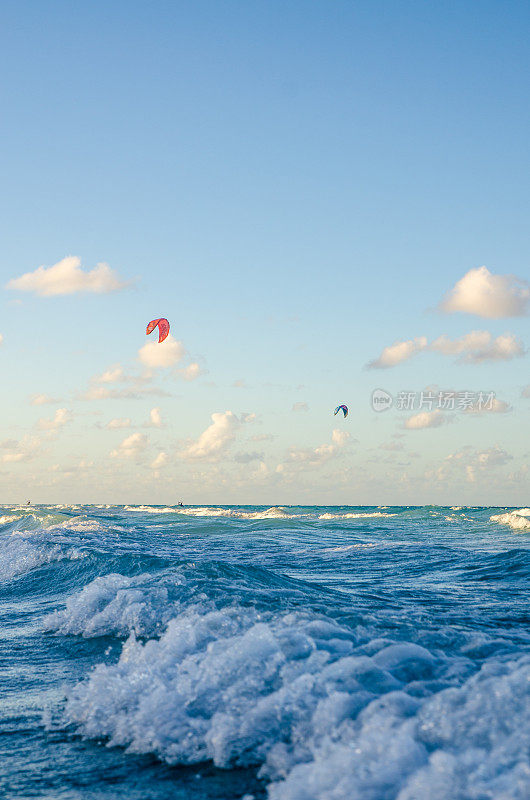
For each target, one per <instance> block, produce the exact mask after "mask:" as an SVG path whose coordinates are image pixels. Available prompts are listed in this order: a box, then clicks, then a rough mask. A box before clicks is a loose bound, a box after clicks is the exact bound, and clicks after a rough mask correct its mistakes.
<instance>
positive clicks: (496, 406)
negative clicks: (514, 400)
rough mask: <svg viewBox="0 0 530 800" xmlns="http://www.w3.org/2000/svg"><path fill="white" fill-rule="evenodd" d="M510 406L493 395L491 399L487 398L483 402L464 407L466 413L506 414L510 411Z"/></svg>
mask: <svg viewBox="0 0 530 800" xmlns="http://www.w3.org/2000/svg"><path fill="white" fill-rule="evenodd" d="M512 410H513V409H512V407H511V405H510V404H509V403H507V402H506V401H505V400H497V398H496V397H493V398H492V399H491V400H489V399H487V400H485V402H484V403H483V404H481V405H480V407H479V406H478V405H473V406H470V407H469V408H467V409H466V412H465V413H466V414H507V413H508V411H512Z"/></svg>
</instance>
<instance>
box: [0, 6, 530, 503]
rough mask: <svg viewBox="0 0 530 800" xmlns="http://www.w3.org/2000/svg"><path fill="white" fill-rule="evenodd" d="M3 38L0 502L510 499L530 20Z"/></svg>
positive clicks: (517, 431) (351, 14) (80, 20)
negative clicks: (149, 327)
mask: <svg viewBox="0 0 530 800" xmlns="http://www.w3.org/2000/svg"><path fill="white" fill-rule="evenodd" d="M0 22H1V25H0V63H1V65H2V75H3V81H2V122H3V124H2V155H1V176H2V189H3V191H2V196H1V197H2V199H1V202H2V208H1V227H2V236H1V247H0V278H1V285H0V335H1V337H2V339H1V340H0V366H1V375H2V387H3V391H2V392H1V395H0V408H1V412H2V413H1V420H0V502H20V501H24V500H26V499H27V498H30V499H31V500H32V501H34V502H58V503H60V502H65V503H69V502H77V501H79V502H117V503H120V502H139V503H171V502H176V501H177V500H180V499H182V500H184V501H185V502H189V503H223V502H224V503H242V504H243V503H252V502H256V503H266V504H273V503H275V504H278V503H281V504H289V503H293V504H296V503H310V504H315V503H316V504H332V503H339V504H363V503H366V504H393V503H396V504H397V503H399V504H421V503H429V502H430V503H447V504H486V505H488V504H499V505H521V504H523V505H528V504H529V502H530V501H529V491H530V476H529V471H528V456H529V450H530V445H529V436H528V434H529V411H530V375H529V369H528V365H529V360H528V355H527V347H528V345H529V344H530V335H529V324H528V323H529V314H530V287H529V284H528V279H529V278H530V270H529V267H528V264H529V259H528V219H529V191H528V189H529V187H528V158H529V144H528V142H529V137H528V130H529V116H530V102H529V100H530V97H529V94H530V92H529V82H528V75H529V74H530V63H529V61H530V56H529V52H528V30H529V24H530V7H529V6H528V4H527V3H518V2H513V3H510V4H505V3H501V2H482V3H480V4H478V3H477V4H472V3H441V2H433V3H423V2H402V3H390V2H375V3H374V2H353V0H351V1H350V2H341V1H340V0H337V1H336V2H333V3H330V2H324V1H323V0H322V1H320V2H310V1H308V0H306V2H290V3H281V2H275V1H273V2H248V3H243V2H223V1H222V2H201V0H198V1H197V2H193V3H182V2H160V1H158V0H156V1H155V2H153V3H140V2H135V1H134V0H129V1H128V2H124V1H122V0H116V1H115V2H111V3H108V2H105V3H104V2H100V0H95V1H94V2H91V3H85V4H72V3H67V2H56V1H55V0H50V2H46V3H38V2H24V3H20V2H12V1H10V0H7V1H6V2H4V3H2V8H1V9H0ZM101 265H103V266H101ZM23 276H25V277H23ZM162 316H163V317H167V318H168V319H169V320H170V322H171V334H172V335H171V339H169V340H168V341H167V342H165V343H164V344H163V345H157V344H156V341H154V342H152V341H151V340H153V339H154V340H156V336H155V335H152V336H151V337H149V338H148V337H146V335H145V326H146V324H147V322H148V321H149V320H151V319H153V318H156V317H162ZM394 345H395V346H394ZM374 389H382V390H385V391H386V392H388V393H389V394H390V395H391V397H392V400H393V405H392V407H391V408H389V409H387V410H386V411H383V412H380V413H376V412H375V411H374V410H373V408H372V406H371V396H372V392H373V390H374ZM421 392H424V397H423V404H422V405H421V407H420V400H421V399H422V398H421V396H420V393H421ZM451 392H452V393H455V394H454V395H453V402H454V407H451V400H450V393H451ZM463 392H469V393H472V394H473V402H474V403H475V405H476V404H477V403H479V402H480V401H479V393H480V392H482V393H483V401H484V403H486V400H487V398H488V397H489V398H490V399H489V405H488V404H486V406H487V407H486V408H484V409H483V410H482V411H481V412H480V413H478V412H477V411H476V410H475V412H473V411H472V410H468V411H465V410H464V409H463V407H462V406H463V405H464V400H465V397H468V396H464V395H463V394H462V393H463ZM492 392H493V393H495V399H492V397H491V393H492ZM400 393H407V394H406V395H405V394H401V400H400V399H399V398H400ZM411 394H414V399H413V401H412V403H413V405H412V406H411V407H408V408H399V407H398V406H399V405H400V404H401V405H407V402H408V403H409V405H410V402H411V400H410V398H411ZM440 397H442V400H440ZM405 398H409V400H408V401H407V400H406V399H405ZM429 398H430V400H429ZM468 399H469V397H468ZM440 402H441V403H442V405H444V406H445V407H439V405H440ZM340 403H346V404H347V405H348V406H349V409H350V414H349V416H348V418H347V419H342V416H338V415H337V416H334V415H333V411H334V408H335V406H337V405H338V404H340ZM429 403H430V405H429Z"/></svg>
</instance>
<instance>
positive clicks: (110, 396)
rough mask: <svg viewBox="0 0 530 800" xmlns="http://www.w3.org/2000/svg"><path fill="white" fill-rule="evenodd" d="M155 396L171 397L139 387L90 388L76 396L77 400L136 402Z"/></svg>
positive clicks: (162, 392)
mask: <svg viewBox="0 0 530 800" xmlns="http://www.w3.org/2000/svg"><path fill="white" fill-rule="evenodd" d="M148 395H157V396H158V397H171V395H170V393H169V392H166V391H165V390H164V389H158V388H157V387H156V386H139V387H138V388H136V389H109V388H107V387H106V386H90V387H89V388H88V389H87V390H86V392H83V393H82V394H80V395H78V397H77V399H78V400H138V399H139V398H140V397H145V396H148Z"/></svg>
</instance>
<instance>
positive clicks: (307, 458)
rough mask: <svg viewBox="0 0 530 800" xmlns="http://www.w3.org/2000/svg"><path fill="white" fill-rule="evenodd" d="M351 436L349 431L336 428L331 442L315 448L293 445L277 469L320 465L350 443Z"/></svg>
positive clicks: (283, 469) (279, 470)
mask: <svg viewBox="0 0 530 800" xmlns="http://www.w3.org/2000/svg"><path fill="white" fill-rule="evenodd" d="M349 438H350V434H349V433H347V432H346V431H342V430H340V429H339V428H335V430H334V431H333V432H332V434H331V444H328V443H326V444H321V445H319V446H318V447H315V448H302V447H291V448H290V449H289V451H288V453H287V458H286V459H285V461H284V462H283V463H282V464H279V465H278V466H277V467H276V471H277V472H285V470H286V469H289V468H291V467H293V466H296V465H299V466H304V465H305V466H309V467H317V466H320V464H323V463H324V462H326V461H329V460H330V459H331V458H335V457H336V456H337V455H339V453H340V451H341V450H342V449H343V448H344V447H345V446H346V444H347V443H348V440H349Z"/></svg>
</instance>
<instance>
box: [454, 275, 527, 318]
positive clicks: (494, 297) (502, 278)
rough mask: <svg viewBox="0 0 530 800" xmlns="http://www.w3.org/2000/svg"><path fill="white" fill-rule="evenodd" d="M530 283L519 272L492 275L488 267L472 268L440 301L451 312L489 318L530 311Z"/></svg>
mask: <svg viewBox="0 0 530 800" xmlns="http://www.w3.org/2000/svg"><path fill="white" fill-rule="evenodd" d="M529 302H530V283H528V281H525V280H523V279H522V278H518V277H516V276H515V275H492V273H491V272H490V271H489V270H488V269H487V267H477V269H470V270H469V272H467V273H466V274H465V275H464V277H463V278H461V279H460V280H459V281H458V282H457V283H456V284H455V285H454V287H453V288H452V289H451V291H450V292H449V293H448V295H447V296H446V297H445V298H444V300H443V301H442V302H441V304H440V309H441V310H442V311H445V312H446V313H448V314H452V313H454V312H456V311H461V312H463V313H465V314H476V315H477V316H479V317H486V318H487V319H499V318H501V317H522V316H525V315H526V314H527V313H528V306H529Z"/></svg>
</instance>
